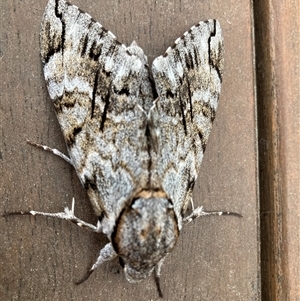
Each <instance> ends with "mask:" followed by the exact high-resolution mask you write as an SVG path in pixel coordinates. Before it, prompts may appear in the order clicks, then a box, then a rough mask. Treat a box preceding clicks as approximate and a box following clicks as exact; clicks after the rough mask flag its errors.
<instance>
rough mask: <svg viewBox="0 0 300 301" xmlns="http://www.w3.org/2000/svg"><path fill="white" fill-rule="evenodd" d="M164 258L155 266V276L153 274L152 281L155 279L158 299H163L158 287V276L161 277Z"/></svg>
mask: <svg viewBox="0 0 300 301" xmlns="http://www.w3.org/2000/svg"><path fill="white" fill-rule="evenodd" d="M165 258H166V256H165V257H164V258H162V259H161V260H160V261H159V262H158V264H157V265H156V266H155V274H154V279H155V284H156V287H157V291H158V295H159V297H160V298H163V297H164V296H163V293H162V290H161V287H160V275H161V268H162V266H163V264H164V260H165Z"/></svg>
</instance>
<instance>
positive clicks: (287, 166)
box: [0, 0, 300, 301]
mask: <svg viewBox="0 0 300 301" xmlns="http://www.w3.org/2000/svg"><path fill="white" fill-rule="evenodd" d="M46 2H47V1H46V0H44V1H34V2H33V1H20V0H14V1H1V2H0V8H1V20H0V22H1V46H0V47H1V48H0V66H1V67H0V68H1V69H0V76H1V81H0V99H1V108H0V114H1V115H0V116H1V125H0V126H1V141H0V164H1V182H0V195H1V212H8V211H15V210H28V209H34V210H40V211H46V212H57V211H61V210H62V208H63V207H65V206H70V204H71V199H72V197H73V196H75V198H76V200H77V201H76V214H77V216H79V217H81V218H82V219H83V220H86V221H89V222H95V220H96V219H95V217H94V215H93V212H92V209H91V206H90V205H89V201H88V198H87V196H86V194H85V191H84V189H83V188H82V187H81V185H80V183H79V181H78V179H77V176H76V173H75V172H74V170H72V168H71V167H70V166H68V165H67V164H66V163H65V162H63V161H62V160H60V159H59V158H56V157H55V156H52V155H51V154H48V153H45V152H43V151H40V150H38V149H35V148H32V147H30V146H29V145H27V144H26V142H25V141H26V138H29V139H31V140H32V141H36V142H41V143H44V144H47V145H49V146H52V147H56V148H58V149H60V150H63V151H65V150H66V149H65V146H64V141H63V137H62V134H61V132H60V129H59V125H58V122H57V120H56V117H55V114H54V110H53V108H52V105H51V102H50V100H49V96H48V94H47V90H46V86H45V82H44V79H43V73H42V67H41V63H40V57H39V41H38V38H39V30H40V22H41V18H42V14H43V12H44V9H45V6H46ZM257 2H258V3H257V4H256V3H254V4H255V6H254V8H255V9H254V12H255V23H254V20H253V7H252V2H251V1H244V0H239V1H238V0H236V1H221V0H212V1H211V0H210V1H197V0H182V1H147V3H146V2H145V3H143V2H141V1H138V0H127V1H126V0H119V1H111V0H101V1H93V0H85V1H83V0H76V1H75V0H73V1H72V3H73V4H75V5H77V6H79V7H80V8H81V9H83V10H85V11H86V12H88V13H90V14H91V15H92V16H93V17H94V19H96V20H98V21H99V22H100V23H101V24H102V25H103V26H104V27H106V28H107V29H109V30H111V31H112V32H113V33H114V34H115V35H116V36H117V38H118V40H119V41H121V42H123V43H125V44H127V45H128V44H130V43H131V41H132V40H135V41H137V42H138V44H139V45H140V46H141V47H142V48H143V49H144V51H145V54H146V55H147V56H148V58H149V60H150V62H152V61H153V59H154V58H155V57H157V56H158V55H160V54H163V53H164V51H165V50H166V48H167V47H168V46H170V45H172V44H173V42H174V40H175V39H176V38H177V37H179V36H181V34H182V33H183V32H184V31H186V30H188V29H189V28H190V27H191V26H192V25H194V24H196V23H197V22H198V21H200V20H206V19H208V18H217V19H218V20H219V21H220V23H221V26H222V29H223V34H224V39H225V50H226V57H225V74H224V82H223V88H222V95H221V103H220V106H219V109H218V114H217V118H216V120H215V125H214V128H213V131H212V134H211V138H210V141H209V144H208V147H207V150H206V153H205V158H204V161H203V164H202V168H201V172H200V176H199V180H198V182H197V184H196V187H195V192H194V203H195V205H204V207H205V208H206V209H207V210H214V209H218V210H219V209H220V210H232V211H237V212H240V213H242V214H243V215H244V218H243V219H237V218H234V217H220V218H219V217H211V218H203V219H199V220H196V221H195V222H194V223H192V224H189V225H188V226H187V227H185V229H184V230H183V232H182V235H181V238H180V240H179V242H178V244H177V246H176V248H175V250H174V251H173V253H172V254H170V255H169V256H168V258H167V259H166V261H165V265H164V267H163V270H162V278H161V282H162V283H161V284H162V289H163V292H164V295H165V300H188V301H189V300H260V299H261V291H262V293H263V300H300V299H299V298H300V295H299V283H300V276H299V274H300V272H299V271H300V268H299V261H298V260H297V259H298V257H299V205H298V204H297V200H298V198H299V196H298V195H299V186H298V184H299V98H300V93H299V56H297V55H298V54H299V36H300V35H299V17H296V16H299V15H300V14H299V3H298V4H297V1H290V2H284V3H285V5H286V6H284V7H282V5H281V6H280V4H278V3H281V2H279V0H277V1H274V3H273V2H271V1H269V2H268V1H266V0H265V1H257ZM263 4H264V5H263ZM292 17H294V18H292ZM270 20H272V22H271V21H270ZM254 24H255V27H256V31H255V33H256V38H257V41H256V45H257V48H256V49H255V48H254V45H255V43H254V42H255V41H254ZM296 26H298V28H296ZM297 39H298V40H297ZM255 53H256V57H257V60H256V62H257V70H258V73H257V79H258V86H257V88H258V94H257V95H258V101H257V102H256V96H255V95H256V94H255V92H256V84H255V77H256V73H255V70H256V69H255ZM292 58H293V59H292ZM295 58H296V60H298V62H297V61H296V60H295ZM283 74H284V75H285V76H283ZM274 80H275V81H274ZM256 103H258V106H257V105H256ZM269 104H270V105H269ZM257 110H258V113H259V114H257V113H256V112H257ZM257 118H259V119H258V121H259V122H258V124H259V128H257ZM297 118H298V119H297ZM295 134H297V136H295ZM258 137H259V138H258ZM295 137H296V139H295ZM258 147H259V149H260V156H259V157H258V153H257V149H258ZM274 154H275V155H276V157H274ZM258 158H259V159H260V162H258ZM258 163H260V168H259V169H258ZM259 175H261V177H260V179H261V181H260V182H261V190H260V191H259V185H258V183H259V182H258V176H259ZM273 175H274V176H273ZM297 181H298V182H297ZM259 194H260V195H261V199H262V202H263V205H262V214H260V211H259ZM297 210H298V211H297ZM260 216H261V217H262V219H261V221H262V227H263V228H262V229H263V232H260V228H259V224H260ZM266 221H267V222H266ZM0 223H1V225H0V227H1V229H2V231H1V249H0V256H1V257H0V267H1V270H0V285H1V286H0V293H1V295H0V299H1V300H157V299H159V298H158V296H157V292H156V288H155V285H154V281H153V279H152V278H149V279H147V280H145V281H143V282H141V283H138V284H130V283H128V282H127V281H126V280H125V277H124V275H123V272H122V269H121V268H120V266H119V264H118V262H117V260H115V261H112V262H109V263H107V264H104V265H103V266H102V267H100V268H98V270H97V271H95V272H94V274H93V275H92V276H91V277H90V279H88V281H87V282H85V283H83V284H82V285H80V286H75V285H74V281H75V280H78V279H80V278H81V277H82V275H84V273H85V272H86V270H87V269H88V268H89V267H90V266H91V264H92V263H93V262H94V260H95V259H96V257H97V255H98V252H99V250H100V249H101V248H102V247H103V246H104V244H105V243H106V242H107V239H106V238H105V237H104V236H99V235H96V234H92V233H89V232H87V231H86V230H84V229H80V228H78V227H76V226H75V225H72V224H69V223H68V222H64V221H60V220H55V219H47V218H42V217H36V218H35V217H29V216H24V217H22V216H18V217H17V216H15V217H10V218H1V219H0ZM260 237H262V240H263V243H262V254H263V257H262V265H261V264H260V261H261V260H260ZM278 260H279V264H278ZM275 262H276V264H275ZM261 271H263V274H262V279H263V280H262V282H261ZM261 283H262V285H263V286H262V289H261ZM273 296H274V298H273ZM297 298H298V299H297Z"/></svg>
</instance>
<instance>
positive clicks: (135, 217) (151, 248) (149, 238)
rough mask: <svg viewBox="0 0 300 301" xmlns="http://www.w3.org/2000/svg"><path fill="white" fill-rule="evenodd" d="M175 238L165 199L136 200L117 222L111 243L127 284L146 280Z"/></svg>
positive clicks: (175, 229)
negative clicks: (121, 261)
mask: <svg viewBox="0 0 300 301" xmlns="http://www.w3.org/2000/svg"><path fill="white" fill-rule="evenodd" d="M178 235H179V230H178V225H177V218H176V215H175V212H174V208H173V205H172V203H171V202H170V201H169V200H168V199H166V198H155V197H150V198H142V197H141V198H137V199H134V200H133V201H132V203H131V204H130V206H127V207H126V208H125V209H124V210H123V211H122V213H121V214H120V217H119V219H118V221H117V224H116V226H115V230H114V233H113V236H112V243H113V245H114V248H115V250H116V252H117V253H118V255H119V256H120V257H121V258H122V260H123V261H124V264H125V267H124V271H125V275H126V278H127V280H128V281H130V282H136V281H139V280H142V279H144V278H146V277H148V276H149V275H150V274H151V272H152V271H153V269H154V267H155V266H156V265H157V263H158V262H159V261H160V260H161V259H162V258H163V257H165V256H166V255H167V254H168V253H169V252H171V250H172V249H173V247H174V246H175V243H176V241H177V238H178Z"/></svg>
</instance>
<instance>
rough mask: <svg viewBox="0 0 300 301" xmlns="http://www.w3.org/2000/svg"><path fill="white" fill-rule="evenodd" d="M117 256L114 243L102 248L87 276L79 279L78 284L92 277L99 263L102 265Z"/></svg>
mask: <svg viewBox="0 0 300 301" xmlns="http://www.w3.org/2000/svg"><path fill="white" fill-rule="evenodd" d="M117 256H118V254H117V253H116V251H115V250H114V248H113V246H112V244H111V243H108V244H106V245H105V246H104V248H102V249H101V251H100V254H99V257H98V258H97V260H96V262H95V263H94V264H93V266H92V267H91V269H90V270H89V271H88V272H87V273H86V274H85V276H84V277H83V278H82V279H80V280H79V281H77V282H76V284H81V283H83V282H84V281H85V280H87V279H88V278H89V277H90V275H91V274H92V273H93V272H94V270H95V269H97V268H98V266H99V265H101V264H102V263H104V262H105V261H110V260H112V259H114V258H116V257H117Z"/></svg>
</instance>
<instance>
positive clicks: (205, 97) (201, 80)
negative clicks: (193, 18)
mask: <svg viewBox="0 0 300 301" xmlns="http://www.w3.org/2000/svg"><path fill="white" fill-rule="evenodd" d="M223 52H224V50H223V39H222V33H221V28H220V25H219V23H218V22H217V21H216V20H209V21H206V22H200V23H199V24H197V25H196V26H193V27H192V28H191V29H190V30H189V31H188V32H186V33H185V34H184V35H183V36H182V37H181V38H179V39H177V40H176V42H175V44H174V45H173V47H172V48H169V49H168V50H167V51H166V53H165V55H164V56H160V57H158V58H156V59H155V60H154V62H153V66H152V71H153V78H154V81H155V85H156V89H157V93H158V100H157V102H156V105H155V106H154V107H153V108H152V109H151V112H150V117H151V135H152V137H153V139H152V140H153V141H155V145H154V151H153V154H152V164H153V169H152V178H151V179H152V184H153V185H154V186H157V185H161V187H162V189H163V190H164V191H165V192H166V193H167V194H168V196H169V198H170V199H171V200H172V201H173V202H174V205H175V211H176V212H177V214H181V215H182V214H183V213H184V212H185V210H186V207H187V205H188V203H189V201H190V200H191V194H192V190H193V186H194V183H195V181H196V178H197V175H198V173H199V168H200V164H201V161H202V158H203V153H204V151H205V147H206V144H207V140H208V136H209V134H210V131H211V128H212V123H213V121H214V118H215V113H216V109H217V106H218V99H219V94H220V90H221V82H222V70H223ZM178 216H179V215H178Z"/></svg>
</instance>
